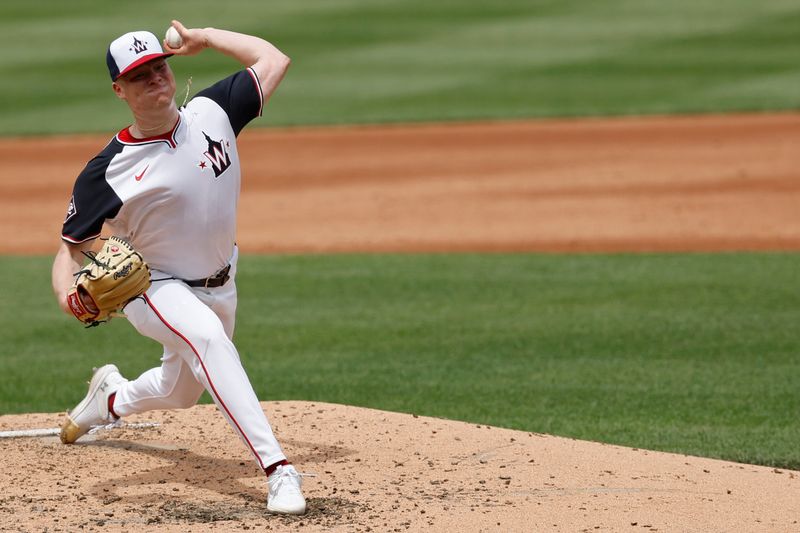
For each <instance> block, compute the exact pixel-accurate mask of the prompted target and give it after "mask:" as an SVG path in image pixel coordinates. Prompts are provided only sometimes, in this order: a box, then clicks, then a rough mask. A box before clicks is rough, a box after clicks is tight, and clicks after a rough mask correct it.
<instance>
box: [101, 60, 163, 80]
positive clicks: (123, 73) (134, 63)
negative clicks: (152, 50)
mask: <svg viewBox="0 0 800 533" xmlns="http://www.w3.org/2000/svg"><path fill="white" fill-rule="evenodd" d="M171 56H172V54H150V55H147V56H143V57H140V58H139V59H137V60H136V61H134V62H133V63H131V64H130V65H128V66H127V67H125V70H123V71H122V72H120V73H119V74H117V77H116V78H114V81H117V80H118V79H119V78H120V77H121V76H124V75H125V74H127V73H128V72H130V71H132V70H133V69H135V68H136V67H138V66H141V65H144V64H145V63H147V62H148V61H152V60H154V59H158V58H160V57H171Z"/></svg>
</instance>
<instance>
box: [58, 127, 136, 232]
mask: <svg viewBox="0 0 800 533" xmlns="http://www.w3.org/2000/svg"><path fill="white" fill-rule="evenodd" d="M121 151H122V144H120V143H118V142H116V141H111V142H110V143H109V144H108V146H106V148H105V149H104V150H103V151H102V152H100V154H98V155H97V156H96V157H95V158H94V159H92V160H91V161H89V163H88V164H87V165H86V168H84V169H83V171H82V172H81V173H80V174H79V175H78V179H76V180H75V186H74V187H73V189H72V198H70V202H69V206H68V207H67V216H66V218H65V219H64V226H63V228H62V230H61V238H62V239H63V240H64V241H66V242H69V243H73V244H78V243H82V242H86V241H88V240H91V239H94V238H97V237H99V236H100V232H101V231H102V229H103V223H104V222H105V221H106V220H107V219H110V218H114V217H116V216H117V213H119V210H120V208H121V207H122V200H121V199H120V198H119V196H117V193H116V192H114V189H112V188H111V185H109V184H108V181H107V180H106V170H107V169H108V166H109V164H110V163H111V160H112V159H113V158H114V156H115V155H117V154H118V153H119V152H121Z"/></svg>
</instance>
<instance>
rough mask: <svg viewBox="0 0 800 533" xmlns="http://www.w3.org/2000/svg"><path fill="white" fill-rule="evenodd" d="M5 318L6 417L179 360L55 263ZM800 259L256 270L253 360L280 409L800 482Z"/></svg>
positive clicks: (368, 262)
mask: <svg viewBox="0 0 800 533" xmlns="http://www.w3.org/2000/svg"><path fill="white" fill-rule="evenodd" d="M0 264H2V267H3V268H4V271H6V272H15V273H19V280H18V282H17V283H15V284H14V286H12V287H9V288H8V290H7V293H8V295H7V297H6V298H4V299H3V303H2V306H1V307H0V313H1V314H2V316H1V318H2V320H3V324H4V333H3V343H2V351H3V353H2V359H0V361H2V362H1V363H0V368H2V375H3V376H4V379H3V380H2V381H0V412H4V413H8V412H26V411H60V410H63V409H65V408H68V407H70V406H71V405H72V404H74V403H75V402H76V401H77V400H79V399H80V398H81V396H82V394H83V389H84V387H85V385H84V383H85V381H86V379H87V378H88V377H89V375H90V372H91V368H92V366H97V365H100V364H103V363H106V362H110V361H113V362H116V363H117V364H118V365H119V366H120V368H121V369H122V370H123V372H124V373H125V374H126V375H128V376H129V377H134V376H136V375H138V373H140V372H142V371H144V370H146V369H147V368H149V367H151V366H153V365H155V364H157V362H158V358H159V355H160V346H158V345H157V344H156V343H155V342H153V341H150V340H147V339H142V338H140V337H139V336H138V335H137V334H136V333H135V332H134V331H133V328H131V327H130V326H129V324H127V323H126V322H125V321H124V320H115V321H113V322H112V323H111V324H108V325H105V326H103V327H98V328H92V329H88V330H87V329H83V328H81V327H80V326H79V325H78V323H77V322H75V321H74V320H71V319H69V317H66V316H62V315H61V314H60V312H59V311H58V310H57V309H56V307H55V303H54V301H53V299H52V296H51V295H50V290H49V286H48V277H49V266H50V261H49V259H47V258H3V259H2V260H0ZM799 266H800V255H798V254H780V253H775V254H718V255H705V254H691V255H668V254H666V255H576V256H561V255H536V254H519V255H444V254H443V255H336V256H276V257H262V256H245V257H244V258H243V259H242V262H241V265H240V275H239V278H238V286H239V290H240V296H241V297H240V302H239V312H238V323H237V332H236V339H235V340H236V343H237V345H238V346H239V348H240V351H241V354H242V357H243V360H244V361H245V365H246V368H247V370H248V372H249V373H250V375H251V378H252V381H253V383H254V385H255V388H256V390H257V391H258V393H259V394H260V396H261V398H262V399H265V400H267V399H303V400H315V401H328V402H336V403H345V404H353V405H360V406H368V407H375V408H381V409H389V410H393V411H403V412H413V413H419V414H425V415H432V416H441V417H446V418H453V419H459V420H465V421H470V422H474V423H481V424H493V425H499V426H504V427H511V428H517V429H523V430H528V431H536V432H545V433H552V434H556V435H563V436H571V437H577V438H582V439H589V440H598V441H603V442H611V443H616V444H623V445H628V446H638V447H643V448H649V449H659V450H669V451H677V452H684V453H689V454H697V455H704V456H712V457H721V458H726V459H732V460H736V461H743V462H754V463H760V464H768V465H774V466H781V467H791V468H798V467H800V455H799V454H800V452H798V449H797V446H796V443H797V441H798V438H799V437H800V426H798V425H797V419H798V415H800V387H799V386H798V385H800V383H799V381H800V378H798V376H800V372H798V371H799V370H800V356H798V354H799V353H800V333H798V330H797V327H796V324H797V323H798V319H800V311H799V310H800V295H798V293H797V291H795V290H794V289H793V287H796V286H797V285H798V283H797V282H798V279H797V277H798V274H797V272H798V267H799Z"/></svg>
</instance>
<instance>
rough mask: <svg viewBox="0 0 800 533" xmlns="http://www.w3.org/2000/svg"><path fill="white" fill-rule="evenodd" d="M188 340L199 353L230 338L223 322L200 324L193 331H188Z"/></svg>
mask: <svg viewBox="0 0 800 533" xmlns="http://www.w3.org/2000/svg"><path fill="white" fill-rule="evenodd" d="M186 340H187V341H188V342H189V343H190V344H191V346H192V349H193V350H195V351H196V352H197V353H198V354H202V353H204V352H207V351H208V350H209V349H210V348H212V347H213V346H215V345H218V344H220V343H223V344H226V343H229V342H230V339H229V338H228V336H227V335H226V334H225V330H224V329H223V327H222V324H220V323H219V322H217V323H215V324H202V323H201V324H200V325H198V326H197V327H195V328H192V331H189V332H187V334H186Z"/></svg>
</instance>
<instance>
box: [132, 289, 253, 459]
mask: <svg viewBox="0 0 800 533" xmlns="http://www.w3.org/2000/svg"><path fill="white" fill-rule="evenodd" d="M142 296H144V300H145V301H146V302H147V305H149V306H150V309H152V310H153V312H154V313H155V314H156V316H157V317H158V318H159V320H161V322H163V323H164V325H165V326H167V328H169V330H170V331H171V332H173V333H174V334H175V335H177V336H178V337H180V338H181V339H182V340H183V342H185V343H186V344H188V345H189V348H191V349H192V351H193V352H194V355H195V356H196V357H197V360H198V361H199V362H200V366H201V367H202V368H203V372H204V373H205V375H206V379H207V380H208V384H209V386H210V387H211V391H210V392H212V393H213V394H214V396H216V398H217V400H219V404H220V405H221V406H222V408H223V409H224V410H225V412H226V413H228V417H229V418H230V419H231V421H232V422H233V424H234V425H235V426H236V429H237V430H239V434H240V435H241V436H242V438H244V441H245V442H246V443H247V446H248V447H249V448H250V451H251V452H253V455H255V456H256V459H257V460H258V464H259V465H260V466H261V470H266V468H265V467H264V463H263V462H262V461H261V456H260V455H258V452H257V451H256V449H255V448H254V447H253V444H252V443H251V442H250V439H248V438H247V435H245V434H244V431H242V427H241V426H240V425H239V422H237V421H236V419H235V418H233V415H232V414H231V412H230V410H228V406H227V405H225V402H223V401H222V398H221V397H220V395H219V393H218V392H217V389H216V387H214V382H213V381H211V376H210V375H209V374H208V370H207V369H206V365H205V364H204V363H203V359H202V358H201V357H200V354H199V353H198V352H197V349H195V347H194V345H193V344H192V343H191V342H190V341H189V339H187V338H186V337H184V336H183V334H181V332H180V331H178V330H177V329H175V328H174V327H172V325H171V324H170V323H169V322H167V321H166V320H165V319H164V317H163V316H161V313H159V312H158V309H156V306H154V305H153V302H152V301H151V300H150V298H148V297H147V294H146V293H145V294H143V295H142Z"/></svg>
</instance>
